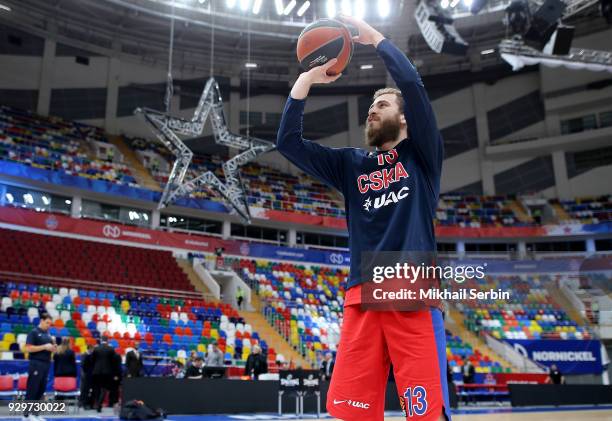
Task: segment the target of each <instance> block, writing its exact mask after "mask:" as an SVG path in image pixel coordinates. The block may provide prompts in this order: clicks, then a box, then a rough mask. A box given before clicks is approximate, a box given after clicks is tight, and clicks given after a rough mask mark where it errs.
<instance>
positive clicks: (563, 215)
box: [552, 203, 572, 222]
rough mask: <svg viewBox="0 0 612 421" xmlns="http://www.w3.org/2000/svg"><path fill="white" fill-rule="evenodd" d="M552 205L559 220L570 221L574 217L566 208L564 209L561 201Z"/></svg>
mask: <svg viewBox="0 0 612 421" xmlns="http://www.w3.org/2000/svg"><path fill="white" fill-rule="evenodd" d="M552 207H553V209H554V210H555V216H556V217H557V219H558V220H559V222H563V221H569V220H571V219H572V217H571V216H569V214H568V213H567V212H566V211H565V209H563V206H561V204H560V203H553V204H552Z"/></svg>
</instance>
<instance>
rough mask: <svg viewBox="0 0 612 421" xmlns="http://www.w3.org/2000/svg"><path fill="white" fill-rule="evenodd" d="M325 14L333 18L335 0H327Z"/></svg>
mask: <svg viewBox="0 0 612 421" xmlns="http://www.w3.org/2000/svg"><path fill="white" fill-rule="evenodd" d="M326 9H327V16H328V17H330V18H333V17H334V16H336V2H335V1H334V0H327V6H326Z"/></svg>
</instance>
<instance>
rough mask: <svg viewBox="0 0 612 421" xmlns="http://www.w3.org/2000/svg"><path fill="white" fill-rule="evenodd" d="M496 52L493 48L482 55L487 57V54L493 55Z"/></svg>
mask: <svg viewBox="0 0 612 421" xmlns="http://www.w3.org/2000/svg"><path fill="white" fill-rule="evenodd" d="M494 52H495V50H494V49H493V48H489V49H488V50H482V51H481V52H480V54H482V55H483V56H486V55H487V54H493V53H494Z"/></svg>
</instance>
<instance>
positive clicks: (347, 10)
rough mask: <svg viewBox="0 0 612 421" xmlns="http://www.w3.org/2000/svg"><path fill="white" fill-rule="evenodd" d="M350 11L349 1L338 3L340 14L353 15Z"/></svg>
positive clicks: (343, 0)
mask: <svg viewBox="0 0 612 421" xmlns="http://www.w3.org/2000/svg"><path fill="white" fill-rule="evenodd" d="M352 9H353V8H352V7H351V0H342V2H341V3H340V10H342V14H344V15H348V16H351V15H352V14H353V10H352Z"/></svg>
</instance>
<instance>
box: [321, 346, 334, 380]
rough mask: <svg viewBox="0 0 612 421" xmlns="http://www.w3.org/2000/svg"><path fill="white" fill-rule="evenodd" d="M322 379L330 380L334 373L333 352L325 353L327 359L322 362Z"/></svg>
mask: <svg viewBox="0 0 612 421" xmlns="http://www.w3.org/2000/svg"><path fill="white" fill-rule="evenodd" d="M320 371H321V379H322V380H330V379H331V377H332V374H333V373H334V356H333V355H332V353H331V352H327V353H326V354H325V359H324V360H323V362H322V363H321V370H320Z"/></svg>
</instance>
